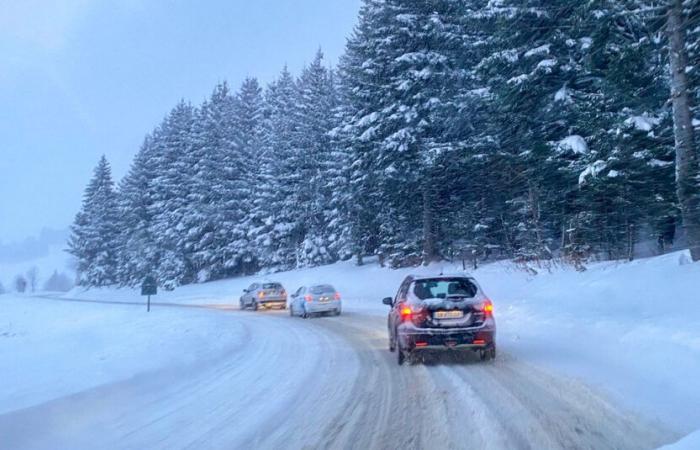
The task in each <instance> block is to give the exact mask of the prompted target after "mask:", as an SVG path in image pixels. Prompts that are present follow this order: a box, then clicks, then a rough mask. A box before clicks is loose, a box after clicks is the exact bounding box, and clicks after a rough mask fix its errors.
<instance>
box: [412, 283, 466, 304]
mask: <svg viewBox="0 0 700 450" xmlns="http://www.w3.org/2000/svg"><path fill="white" fill-rule="evenodd" d="M413 294H414V295H415V296H416V297H417V298H419V299H420V300H426V299H429V298H448V297H462V298H464V297H466V298H471V297H474V296H475V295H476V285H474V283H472V282H471V281H469V279H468V278H434V279H424V280H417V281H416V282H414V283H413Z"/></svg>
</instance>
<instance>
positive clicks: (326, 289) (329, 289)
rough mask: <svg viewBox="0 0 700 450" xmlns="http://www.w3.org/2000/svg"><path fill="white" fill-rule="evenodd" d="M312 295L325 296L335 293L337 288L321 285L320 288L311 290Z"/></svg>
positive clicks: (316, 287) (314, 287)
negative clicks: (327, 293)
mask: <svg viewBox="0 0 700 450" xmlns="http://www.w3.org/2000/svg"><path fill="white" fill-rule="evenodd" d="M309 290H310V291H311V293H312V294H323V293H326V292H335V288H334V287H333V286H331V285H330V284H319V285H318V286H311V289H309Z"/></svg>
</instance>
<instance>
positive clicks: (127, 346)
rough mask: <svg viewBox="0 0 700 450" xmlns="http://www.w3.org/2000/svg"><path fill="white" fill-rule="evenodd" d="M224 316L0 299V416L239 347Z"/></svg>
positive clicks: (236, 335)
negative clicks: (148, 311)
mask: <svg viewBox="0 0 700 450" xmlns="http://www.w3.org/2000/svg"><path fill="white" fill-rule="evenodd" d="M241 335H242V330H241V328H240V326H237V323H236V322H234V321H231V320H230V317H227V316H226V315H222V314H213V313H212V311H207V310H200V309H196V308H187V314H182V311H181V310H180V309H173V308H170V309H165V308H162V309H154V310H153V311H152V312H151V313H149V314H147V313H146V312H145V309H143V310H142V309H140V308H139V309H136V308H134V307H132V306H123V305H109V306H108V307H107V306H106V305H101V304H94V303H68V302H57V301H52V300H45V299H40V298H32V297H26V296H15V295H9V294H7V295H2V296H0V373H1V374H2V383H0V414H2V413H4V412H8V411H12V410H17V409H21V408H25V407H29V406H32V405H35V404H38V403H41V402H44V401H48V400H51V399H54V398H58V397H62V396H64V395H69V394H72V393H75V392H79V391H83V390H85V389H89V388H92V387H96V386H98V385H101V384H105V383H111V382H114V381H119V380H123V379H126V378H130V377H132V376H134V375H136V374H140V373H145V372H150V371H155V370H159V369H163V368H165V367H169V368H172V367H184V366H187V365H189V364H192V363H193V362H195V361H202V360H206V358H208V357H211V358H215V357H216V356H218V355H219V354H220V353H221V352H224V351H225V350H226V349H227V348H230V347H231V346H233V345H235V344H236V343H238V342H240V339H241Z"/></svg>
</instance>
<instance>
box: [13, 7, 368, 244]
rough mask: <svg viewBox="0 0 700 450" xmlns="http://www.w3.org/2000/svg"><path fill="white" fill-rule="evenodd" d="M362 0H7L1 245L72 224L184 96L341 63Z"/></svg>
mask: <svg viewBox="0 0 700 450" xmlns="http://www.w3.org/2000/svg"><path fill="white" fill-rule="evenodd" d="M359 6H360V0H197V1H194V0H180V1H166V0H55V1H48V0H0V55H2V57H1V58H0V105H2V108H0V242H9V241H16V240H20V239H23V238H25V237H27V236H30V235H35V234H37V233H38V232H39V231H40V230H41V229H42V228H43V227H52V228H64V227H67V226H68V225H69V224H70V222H71V221H72V219H73V217H74V215H75V213H76V212H77V210H78V208H79V207H80V201H81V196H82V192H83V189H84V187H85V184H86V183H87V181H88V180H89V178H90V176H91V173H92V169H93V167H94V166H95V164H96V163H97V160H98V158H99V156H100V155H101V154H103V153H104V154H105V155H107V158H108V159H109V161H110V162H111V163H112V167H113V170H114V174H115V177H116V178H117V179H118V178H120V177H121V176H123V175H124V173H126V171H127V169H128V167H129V163H130V161H131V158H132V157H133V155H134V154H135V153H136V151H137V150H138V147H139V145H140V143H141V141H142V139H143V137H144V135H145V134H146V133H147V132H148V131H150V130H151V129H152V128H153V127H154V126H155V125H156V124H157V123H158V122H159V121H160V120H161V119H162V117H163V116H164V115H165V114H166V113H167V112H168V110H169V109H170V108H171V107H172V106H174V105H175V103H176V102H177V101H178V100H179V99H180V98H185V99H186V100H190V101H192V102H193V103H196V104H198V103H200V101H201V100H203V99H204V98H205V97H206V96H207V95H208V94H209V93H210V91H211V90H212V89H213V87H214V85H215V84H216V83H217V82H218V81H221V80H224V79H226V80H228V81H229V83H230V84H231V85H232V86H233V87H237V86H238V84H239V83H240V82H241V81H242V80H243V79H244V78H245V77H246V76H257V77H258V78H259V79H260V80H261V81H262V82H263V83H266V82H269V81H271V80H272V79H273V78H274V77H275V76H276V75H277V74H278V73H279V71H280V70H281V68H282V67H283V65H284V64H285V63H287V64H288V65H289V67H290V69H291V70H293V71H294V72H295V73H298V72H299V70H300V68H301V67H302V66H303V65H304V63H306V62H309V61H310V60H311V59H312V58H313V56H314V53H315V51H316V49H317V48H318V47H319V46H320V47H322V49H323V50H324V53H325V54H326V57H327V59H328V61H329V62H330V63H333V64H335V63H336V62H337V59H338V56H340V54H341V53H342V51H343V46H344V44H345V39H346V37H347V36H348V35H349V33H350V32H351V31H352V27H353V26H354V24H355V21H356V16H357V12H358V10H359Z"/></svg>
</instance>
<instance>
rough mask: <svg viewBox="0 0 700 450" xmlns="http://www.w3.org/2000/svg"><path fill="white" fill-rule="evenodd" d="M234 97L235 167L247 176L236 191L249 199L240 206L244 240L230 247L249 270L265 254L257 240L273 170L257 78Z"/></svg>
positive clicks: (245, 270)
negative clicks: (238, 165)
mask: <svg viewBox="0 0 700 450" xmlns="http://www.w3.org/2000/svg"><path fill="white" fill-rule="evenodd" d="M236 97H237V101H236V102H235V103H234V108H233V114H234V120H235V121H236V133H237V135H238V148H237V151H238V152H239V153H240V156H239V161H240V164H241V166H240V167H239V169H238V170H240V171H241V172H242V173H243V174H244V179H245V180H248V182H247V183H246V184H244V185H241V186H239V192H238V194H237V195H239V196H241V197H242V198H245V199H246V200H247V201H248V203H247V204H246V205H241V206H239V208H243V210H244V211H245V213H246V215H245V218H244V220H243V223H240V224H239V227H241V229H242V230H244V232H245V241H244V243H243V244H241V242H240V241H239V242H236V243H235V244H234V245H235V246H236V247H235V248H232V249H231V252H232V253H237V254H238V255H239V256H238V258H239V260H240V268H239V270H240V271H241V272H242V273H251V272H252V271H254V270H255V269H257V268H258V266H259V264H260V263H259V260H261V259H263V260H264V259H265V258H266V255H264V254H262V252H261V250H262V249H261V248H258V247H257V245H256V243H257V242H258V241H260V240H261V239H260V236H261V234H264V232H265V228H266V221H267V217H268V214H269V212H270V211H269V210H268V209H267V202H268V201H269V194H270V189H271V188H272V183H273V177H274V173H273V172H272V170H271V169H272V167H271V162H270V160H269V155H268V154H267V151H266V148H265V128H264V117H263V116H264V104H263V103H264V99H263V94H262V89H261V88H260V85H259V83H258V80H257V79H255V78H247V79H246V80H244V81H243V84H242V85H241V88H240V90H239V91H238V93H237V95H236ZM246 188H247V189H246Z"/></svg>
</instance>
